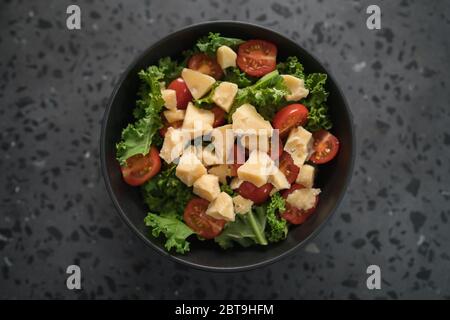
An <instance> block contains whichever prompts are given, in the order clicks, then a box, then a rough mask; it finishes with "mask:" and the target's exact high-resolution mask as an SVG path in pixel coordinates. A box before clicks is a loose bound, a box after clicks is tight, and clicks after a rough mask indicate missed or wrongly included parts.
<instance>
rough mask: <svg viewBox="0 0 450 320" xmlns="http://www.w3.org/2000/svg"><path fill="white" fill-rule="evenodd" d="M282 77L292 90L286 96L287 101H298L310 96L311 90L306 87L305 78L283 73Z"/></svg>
mask: <svg viewBox="0 0 450 320" xmlns="http://www.w3.org/2000/svg"><path fill="white" fill-rule="evenodd" d="M281 77H283V80H284V83H285V84H286V86H287V87H288V89H289V91H290V92H291V93H290V94H288V95H286V96H285V98H286V100H287V101H298V100H301V99H303V98H306V97H307V96H308V94H309V90H308V89H306V88H305V82H304V81H303V79H299V78H297V77H294V76H291V75H289V74H285V75H281Z"/></svg>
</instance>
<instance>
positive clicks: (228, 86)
mask: <svg viewBox="0 0 450 320" xmlns="http://www.w3.org/2000/svg"><path fill="white" fill-rule="evenodd" d="M237 91H238V86H237V84H235V83H232V82H226V81H224V82H221V83H220V84H219V86H218V87H217V88H216V89H215V90H214V94H213V96H212V101H214V103H215V104H217V105H218V106H219V107H221V108H222V109H223V110H224V111H225V112H229V111H230V108H231V105H232V104H233V101H234V97H235V96H236V93H237Z"/></svg>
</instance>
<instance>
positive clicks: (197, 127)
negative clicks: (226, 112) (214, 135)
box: [181, 102, 214, 139]
mask: <svg viewBox="0 0 450 320" xmlns="http://www.w3.org/2000/svg"><path fill="white" fill-rule="evenodd" d="M213 123H214V113H212V112H211V111H209V110H205V109H200V108H197V107H196V106H194V104H193V103H192V102H189V103H188V105H187V108H186V114H185V116H184V121H183V126H182V127H181V128H182V129H183V130H185V131H187V132H189V133H190V134H191V138H193V139H194V138H196V137H198V136H201V135H202V134H205V133H207V132H210V131H211V130H212V128H213V127H212V125H213Z"/></svg>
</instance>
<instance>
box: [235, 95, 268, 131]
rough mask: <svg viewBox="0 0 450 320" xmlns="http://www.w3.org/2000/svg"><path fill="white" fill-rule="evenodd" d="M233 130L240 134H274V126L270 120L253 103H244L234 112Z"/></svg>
mask: <svg viewBox="0 0 450 320" xmlns="http://www.w3.org/2000/svg"><path fill="white" fill-rule="evenodd" d="M232 120H233V131H235V134H240V135H252V134H253V135H267V136H268V137H271V136H272V133H273V128H272V125H271V124H270V122H269V121H266V120H264V118H263V116H261V115H260V114H259V113H258V112H257V111H256V109H255V107H254V106H252V105H251V104H248V103H246V104H243V105H242V106H240V107H239V108H237V109H236V111H235V112H234V113H233V116H232Z"/></svg>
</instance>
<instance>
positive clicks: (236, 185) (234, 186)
mask: <svg viewBox="0 0 450 320" xmlns="http://www.w3.org/2000/svg"><path fill="white" fill-rule="evenodd" d="M242 182H244V181H243V180H241V179H239V178H238V177H235V178H233V179H231V182H230V188H231V189H233V190H235V189H237V188H239V187H240V186H241V184H242Z"/></svg>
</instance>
